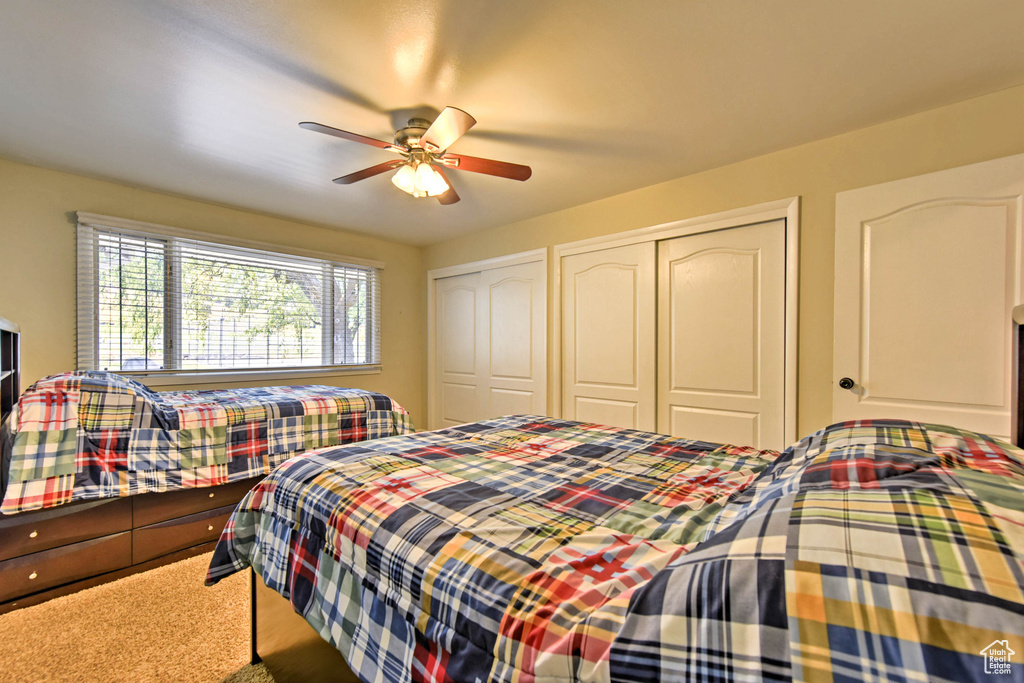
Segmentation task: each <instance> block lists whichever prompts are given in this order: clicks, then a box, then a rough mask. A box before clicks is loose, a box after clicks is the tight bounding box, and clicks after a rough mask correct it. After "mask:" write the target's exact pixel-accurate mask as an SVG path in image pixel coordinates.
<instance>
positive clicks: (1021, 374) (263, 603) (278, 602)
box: [249, 305, 1024, 683]
mask: <svg viewBox="0 0 1024 683" xmlns="http://www.w3.org/2000/svg"><path fill="white" fill-rule="evenodd" d="M1012 328H1013V338H1012V343H1013V351H1012V355H1013V389H1012V392H1013V394H1012V396H1013V400H1012V403H1011V419H1012V425H1011V432H1010V435H1011V438H1012V440H1013V443H1014V445H1016V446H1022V445H1024V390H1022V389H1024V305H1022V306H1017V307H1016V308H1015V309H1014V310H1013V325H1012ZM249 574H250V577H251V581H252V661H253V663H256V662H259V661H263V662H264V664H265V665H266V667H267V668H268V669H269V670H270V671H271V673H272V674H273V675H274V680H275V681H277V682H278V683H302V682H304V681H318V680H340V681H345V682H346V683H347V682H348V681H358V680H359V678H358V677H357V676H356V675H355V674H354V673H352V671H351V669H349V667H348V665H347V664H346V663H345V659H344V657H342V655H341V653H340V652H338V650H336V649H334V648H333V647H332V646H331V645H330V644H329V643H328V642H327V641H325V640H324V639H323V638H321V637H320V634H318V633H317V632H316V631H314V630H313V628H312V627H311V626H310V625H309V624H308V623H306V620H305V619H303V618H302V617H300V616H299V615H298V614H296V613H295V612H294V611H293V610H292V607H291V604H290V603H289V602H288V600H287V599H285V598H283V597H281V595H280V594H278V593H277V592H276V591H274V590H272V589H270V588H267V587H266V585H265V584H264V583H263V580H262V579H260V577H258V576H256V573H255V572H253V571H252V569H250V570H249Z"/></svg>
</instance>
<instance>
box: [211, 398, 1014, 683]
mask: <svg viewBox="0 0 1024 683" xmlns="http://www.w3.org/2000/svg"><path fill="white" fill-rule="evenodd" d="M248 566H252V567H253V568H254V570H255V571H256V572H257V573H259V575H260V576H261V577H262V579H263V580H264V582H265V583H266V584H267V585H268V586H269V587H271V588H273V589H275V590H277V591H279V592H280V593H281V594H282V595H284V596H286V597H288V598H289V599H290V601H291V603H292V605H293V607H294V608H295V610H296V611H297V612H298V613H299V614H301V615H303V616H304V618H305V619H306V620H307V621H308V622H309V623H310V624H311V625H312V626H313V627H314V628H315V629H316V630H318V631H319V633H320V634H321V635H322V636H323V637H324V638H325V639H326V640H327V641H329V642H330V643H331V644H333V645H334V646H335V647H337V648H338V649H339V650H340V651H341V652H342V653H343V654H344V655H345V656H346V658H347V660H348V662H349V664H350V666H351V667H352V669H353V670H354V671H355V672H356V673H357V674H358V675H359V676H360V677H361V678H362V679H363V680H364V681H381V682H384V681H388V682H392V681H439V682H447V681H509V682H513V681H514V682H517V683H520V682H521V683H554V682H555V681H609V680H614V681H653V680H672V681H735V680H742V681H753V680H773V681H789V680H804V681H860V680H872V681H899V682H902V683H909V682H912V681H963V680H978V679H985V678H986V676H985V675H984V670H985V669H984V666H985V663H984V657H983V654H982V650H983V649H985V648H986V647H987V646H988V645H989V644H990V643H992V642H993V641H996V640H1000V641H1006V643H1007V644H1008V646H1009V647H1010V648H1011V649H1013V650H1015V651H1016V652H1021V651H1024V650H1022V649H1024V452H1022V451H1020V450H1018V449H1016V448H1014V447H1012V446H1009V445H1008V444H1004V443H1000V442H997V441H994V440H991V439H989V438H987V437H985V436H983V435H980V434H976V433H971V432H965V431H959V430H956V429H952V428H949V427H943V426H937V425H922V424H917V423H912V422H905V421H895V420H892V421H889V420H875V421H860V422H849V423H843V424H838V425H833V426H831V427H829V428H827V429H825V430H822V431H821V432H818V433H816V434H814V435H812V436H810V437H808V438H806V439H804V440H802V441H800V442H799V443H797V444H795V445H794V446H793V447H791V448H790V449H788V450H786V451H785V452H784V453H782V454H781V455H780V454H778V453H775V452H771V451H765V452H758V451H755V450H753V449H749V448H736V447H732V446H718V445H715V444H708V443H703V442H696V441H684V440H680V439H673V438H670V437H667V436H661V435H657V434H650V433H644V432H636V431H629V430H619V429H613V428H609V427H599V426H595V425H590V424H581V423H575V422H568V421H562V420H555V419H551V418H541V417H533V416H517V417H509V418H501V419H497V420H488V421H485V422H480V423H474V424H468V425H462V426H459V427H453V428H448V429H443V430H439V431H436V432H426V433H421V434H416V435H411V436H396V437H392V438H389V439H382V440H379V441H374V442H369V443H363V444H355V445H352V446H347V447H344V448H337V449H322V450H319V451H312V452H307V453H305V454H303V455H301V456H299V457H296V458H293V459H291V460H289V461H288V462H286V463H284V464H283V465H281V466H280V467H278V468H277V469H276V470H275V471H274V472H273V473H271V475H270V476H268V477H267V478H266V479H265V480H263V481H262V482H261V483H260V484H258V485H257V486H256V487H255V488H254V489H253V490H252V491H250V492H249V494H247V496H246V497H245V498H244V499H243V500H242V502H241V503H240V504H239V506H238V508H237V509H236V511H235V513H234V514H233V515H232V517H231V519H230V521H229V522H228V524H227V526H226V527H225V529H224V532H223V534H222V535H221V538H220V542H219V544H218V546H217V549H216V550H215V552H214V557H213V560H212V562H211V565H210V570H209V573H208V576H207V583H208V584H212V583H215V582H216V581H218V580H220V579H221V578H223V577H224V576H227V575H229V574H231V573H233V572H236V571H239V570H241V569H244V568H245V567H248ZM1014 673H1016V674H1017V675H1018V676H1019V675H1020V674H1021V673H1024V664H1020V665H1019V668H1015V669H1014Z"/></svg>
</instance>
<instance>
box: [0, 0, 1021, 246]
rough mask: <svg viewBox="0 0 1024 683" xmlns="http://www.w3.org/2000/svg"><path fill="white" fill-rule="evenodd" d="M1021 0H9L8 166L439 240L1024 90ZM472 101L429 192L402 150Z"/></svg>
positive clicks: (3, 97) (3, 80) (0, 152)
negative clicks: (447, 169) (330, 129)
mask: <svg viewBox="0 0 1024 683" xmlns="http://www.w3.org/2000/svg"><path fill="white" fill-rule="evenodd" d="M1022 28H1024V2H1020V1H1019V0H1007V1H1002V0H987V1H986V2H970V1H964V0H895V1H894V0H856V1H850V0H773V1H772V2H768V1H766V0H725V1H718V2H715V1H713V0H706V1H695V0H665V1H657V0H644V1H643V2H631V1H624V0H558V1H549V0H505V1H503V2H488V1H485V0H452V1H447V2H446V1H436V0H419V1H418V2H408V1H406V0H390V1H377V2H371V1H368V0H366V1H350V2H339V1H338V0H289V1H287V2H285V1H282V0H278V1H275V0H219V1H217V2H211V1H210V0H206V1H203V0H167V1H166V2H164V1H156V0H136V1H131V0H89V1H88V2H83V1H82V0H0V156H4V157H8V158H12V159H16V160H21V161H27V162H29V163H33V164H38V165H42V166H49V167H55V168H60V169H66V170H70V171H74V172H80V173H85V174H89V175H95V176H100V177H104V178H110V179H114V180H118V181H121V182H126V183H129V184H132V185H136V186H140V187H148V188H153V189H157V190H162V191H166V192H172V193H175V194H180V195H185V196H189V197H195V198H199V199H204V200H209V201H214V202H218V203H222V204H228V205H233V206H238V207H243V208H247V209H252V210H256V211H261V212H265V213H270V214H274V215H279V216H285V217H289V218H295V219H299V220H305V221H311V222H314V223H319V224H323V225H328V226H332V227H337V228H344V229H350V230H355V231H359V232H364V233H370V234H374V235H378V236H381V237H385V238H389V239H396V240H399V241H403V242H408V243H412V244H429V243H433V242H437V241H440V240H443V239H447V238H450V237H454V236H456V235H460V234H464V233H467V232H470V231H473V230H479V229H482V228H487V227H492V226H496V225H502V224H505V223H510V222H513V221H517V220H521V219H524V218H528V217H531V216H535V215H539V214H543V213H548V212H551V211H555V210H558V209H562V208H566V207H569V206H573V205H576V204H581V203H584V202H588V201H592V200H594V199H598V198H600V197H605V196H609V195H613V194H618V193H620V192H625V191H628V190H632V189H636V188H639V187H643V186H645V185H650V184H653V183H657V182H661V181H664V180H669V179H671V178H676V177H680V176H683V175H686V174H689V173H693V172H696V171H699V170H703V169H707V168H712V167H715V166H720V165H722V164H726V163H730V162H733V161H737V160H740V159H743V158H748V157H751V156H755V155H758V154H763V153H766V152H769V151H772V150H777V149H781V148H785V147H789V146H792V145H795V144H799V143H802V142H807V141H810V140H814V139H819V138H822V137H827V136H829V135H834V134H837V133H841V132H844V131H848V130H853V129H856V128H860V127H863V126H867V125H871V124H873V123H877V122H880V121H884V120H888V119H892V118H896V117H899V116H903V115H906V114H910V113H913V112H916V111H922V110H925V109H929V108H932V107H936V106H940V105H943V104H947V103H950V102H954V101H958V100H962V99H966V98H969V97H973V96H977V95H981V94H984V93H987V92H992V91H995V90H999V89H1002V88H1006V87H1009V86H1012V85H1016V84H1019V83H1022V82H1024V40H1022V37H1021V36H1022ZM445 105H453V106H457V107H460V108H462V109H465V110H466V111H468V112H470V113H471V114H472V115H473V116H474V117H476V119H477V121H478V124H477V126H476V128H474V129H473V130H472V131H470V132H469V133H468V134H467V135H466V136H465V137H463V138H462V139H461V140H459V141H458V142H457V143H456V144H455V145H454V146H453V147H452V151H454V152H459V153H463V154H470V155H475V156H483V157H488V158H493V159H501V160H505V161H512V162H516V163H522V164H527V165H529V166H531V167H532V168H533V177H532V178H531V179H530V180H528V181H527V182H525V183H519V182H516V181H511V180H504V179H500V178H493V177H490V176H482V175H474V174H470V173H466V172H459V171H453V172H452V173H451V174H450V176H451V177H452V179H453V183H454V184H455V185H456V187H457V190H458V192H459V194H460V195H461V196H462V201H461V202H460V203H458V204H455V205H452V206H441V205H439V204H438V203H437V202H436V201H435V200H433V199H414V198H412V197H410V196H408V195H406V194H405V193H403V192H401V191H399V190H398V189H397V188H395V187H394V186H393V185H392V184H391V183H390V182H389V175H381V176H377V177H375V178H371V179H368V180H364V181H362V182H360V183H357V184H354V185H350V186H338V185H335V184H333V183H331V179H332V178H334V177H337V176H340V175H344V174H346V173H350V172H352V171H356V170H359V169H361V168H364V167H366V166H371V165H374V164H377V163H380V162H382V161H386V160H389V159H392V158H394V157H393V156H391V155H389V154H388V153H387V152H384V151H381V150H379V149H375V148H372V147H367V146H363V145H358V144H355V143H351V142H345V141H342V140H338V139H335V138H331V137H328V136H325V135H318V134H316V133H312V132H309V131H305V130H302V129H300V128H299V127H298V125H297V124H298V123H299V122H300V121H305V120H312V121H318V122H320V123H324V124H327V125H330V126H334V127H338V128H343V129H345V130H350V131H353V132H357V133H361V134H363V135H369V136H372V137H376V138H380V139H385V140H390V139H391V137H392V136H393V133H394V129H395V127H398V126H400V125H404V120H405V119H406V118H408V115H409V113H410V110H412V109H415V108H417V107H422V106H427V107H432V108H434V109H435V110H439V109H441V108H443V107H444V106H445Z"/></svg>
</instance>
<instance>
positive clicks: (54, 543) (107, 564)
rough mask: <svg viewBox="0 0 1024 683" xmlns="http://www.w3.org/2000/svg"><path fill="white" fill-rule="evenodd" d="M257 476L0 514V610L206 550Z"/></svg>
mask: <svg viewBox="0 0 1024 683" xmlns="http://www.w3.org/2000/svg"><path fill="white" fill-rule="evenodd" d="M261 478H262V477H255V478H253V479H246V480H244V481H238V482H235V483H232V484H225V485H222V486H213V487H209V488H199V489H182V490H178V491H168V492H167V493H146V494H142V495H139V496H131V497H127V498H114V499H109V500H99V501H88V502H81V503H72V504H69V505H62V506H59V507H55V508H50V509H47V510H38V511H34V512H23V513H20V514H17V515H0V614H3V613H5V612H10V611H11V610H14V609H19V608H21V607H28V606H29V605H35V604H38V603H40V602H44V601H46V600H49V599H51V598H55V597H59V596H61V595H67V594H69V593H74V592H76V591H79V590H82V589H83V588H89V587H91V586H96V585H99V584H101V583H106V582H107V581H113V580H114V579H119V578H121V577H124V576H128V575H129V574H134V573H136V572H140V571H145V570H147V569H152V568H154V567H159V566H160V565H163V564H168V563H170V562H176V561H178V560H183V559H185V558H188V557H192V556H193V555H198V554H200V553H204V552H207V551H209V550H212V549H213V547H214V545H215V544H216V541H217V539H218V538H219V537H220V533H221V531H222V530H223V529H224V524H225V523H226V522H227V520H228V517H229V516H230V515H231V512H232V511H233V510H234V509H235V505H236V504H237V503H238V501H240V500H241V499H242V497H243V496H244V495H245V493H246V491H248V490H249V489H250V488H252V487H253V486H255V485H256V483H257V482H258V481H259V480H260V479H261Z"/></svg>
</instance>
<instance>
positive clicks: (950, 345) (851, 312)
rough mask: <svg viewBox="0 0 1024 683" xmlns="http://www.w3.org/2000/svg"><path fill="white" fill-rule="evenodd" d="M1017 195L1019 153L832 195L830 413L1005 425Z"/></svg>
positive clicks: (1023, 162)
mask: <svg viewBox="0 0 1024 683" xmlns="http://www.w3.org/2000/svg"><path fill="white" fill-rule="evenodd" d="M1022 200H1024V155H1019V156H1016V157H1009V158H1006V159H997V160H995V161H990V162H985V163H981V164H974V165H971V166H964V167H961V168H956V169H950V170H948V171H941V172H939V173H932V174H928V175H925V176H919V177H916V178H908V179H905V180H899V181H895V182H892V183H885V184H882V185H876V186H873V187H868V188H862V189H859V190H853V191H850V192H843V193H840V194H838V195H837V196H836V286H835V319H834V325H833V329H834V334H835V346H834V350H835V351H834V371H835V374H836V384H834V387H835V388H834V395H833V417H834V419H836V420H837V421H839V420H849V419H864V418H879V417H893V418H904V419H910V420H919V421H925V422H938V423H944V424H952V425H955V426H958V427H963V428H967V429H974V430H976V431H981V432H985V433H988V434H992V435H994V436H1004V437H1005V436H1007V435H1008V434H1009V433H1010V401H1011V395H1010V394H1011V371H1012V367H1013V364H1012V358H1011V352H1012V349H1011V343H1010V339H1011V315H1012V310H1013V307H1014V306H1015V305H1016V304H1018V303H1020V302H1021V290H1020V287H1021V284H1020V283H1021V275H1022V269H1021V215H1020V206H1021V202H1022ZM844 376H845V377H849V378H850V379H852V380H853V381H854V382H855V385H854V386H853V387H852V389H849V390H847V389H843V388H841V387H840V386H839V384H838V380H839V379H840V378H842V377H844Z"/></svg>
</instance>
